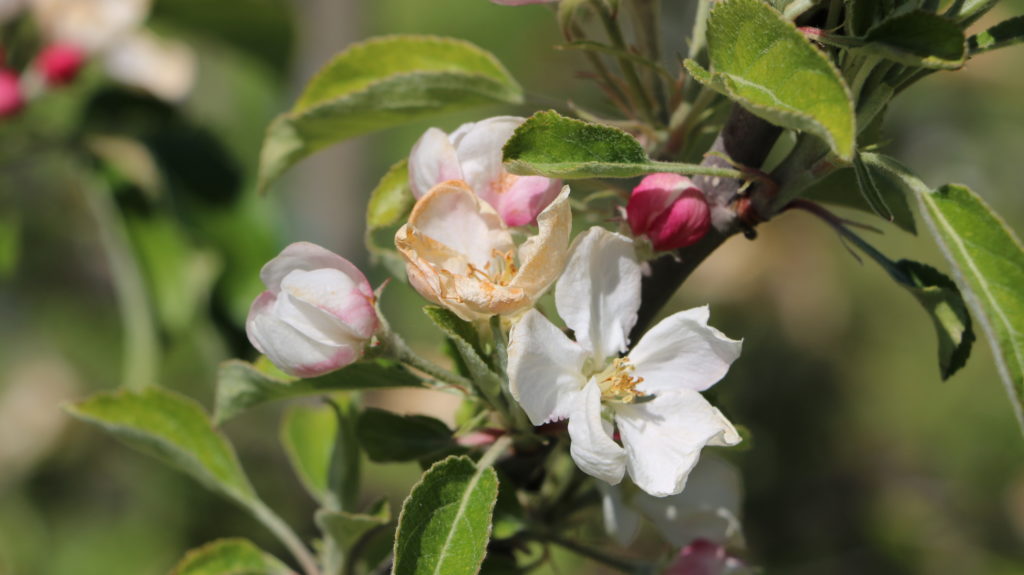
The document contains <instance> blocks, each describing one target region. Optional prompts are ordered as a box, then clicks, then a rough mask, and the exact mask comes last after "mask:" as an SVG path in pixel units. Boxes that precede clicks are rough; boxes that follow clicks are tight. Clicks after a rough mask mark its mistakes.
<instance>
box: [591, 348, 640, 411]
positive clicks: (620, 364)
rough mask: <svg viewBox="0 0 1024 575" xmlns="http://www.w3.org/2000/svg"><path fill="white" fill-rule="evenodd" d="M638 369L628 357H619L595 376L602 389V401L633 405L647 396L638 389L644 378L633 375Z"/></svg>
mask: <svg viewBox="0 0 1024 575" xmlns="http://www.w3.org/2000/svg"><path fill="white" fill-rule="evenodd" d="M635 369H636V367H634V366H633V363H632V362H631V361H629V358H628V357H618V358H615V359H613V360H612V362H611V364H609V365H608V366H607V367H605V368H604V371H602V372H601V373H598V374H597V375H595V376H594V379H596V380H597V385H598V386H599V387H600V388H601V401H604V402H618V403H633V402H634V401H636V399H637V398H638V397H644V396H645V395H646V394H645V393H644V392H642V391H640V390H638V389H637V388H636V386H637V385H638V384H640V383H642V382H643V380H644V378H642V377H636V376H634V375H632V373H633V371H634V370H635Z"/></svg>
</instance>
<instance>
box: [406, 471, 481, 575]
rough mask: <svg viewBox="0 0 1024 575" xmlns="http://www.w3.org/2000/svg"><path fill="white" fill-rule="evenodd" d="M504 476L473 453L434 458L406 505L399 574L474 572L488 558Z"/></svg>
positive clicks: (435, 574) (466, 573)
mask: <svg viewBox="0 0 1024 575" xmlns="http://www.w3.org/2000/svg"><path fill="white" fill-rule="evenodd" d="M497 498H498V477H497V474H496V473H495V472H494V469H493V468H491V467H485V468H483V469H481V468H478V467H477V466H476V465H475V464H474V463H473V461H472V460H471V459H469V458H468V457H449V458H447V459H445V460H443V461H440V462H438V463H436V464H434V465H433V466H432V467H431V468H430V469H428V470H427V472H426V473H424V474H423V478H422V479H421V480H420V482H419V483H417V484H416V485H415V486H414V487H413V489H412V493H410V494H409V497H408V498H407V499H406V500H405V503H404V504H403V505H402V514H401V516H400V517H399V519H398V533H397V535H396V536H395V552H394V554H395V565H394V570H393V571H392V573H394V574H395V575H420V574H431V575H441V574H443V575H462V574H465V575H474V574H475V573H476V572H477V571H478V570H479V569H480V564H481V563H482V562H483V559H484V554H485V552H486V551H487V541H488V539H489V537H490V532H491V513H492V512H493V510H494V503H495V501H496V500H497Z"/></svg>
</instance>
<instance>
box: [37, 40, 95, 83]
mask: <svg viewBox="0 0 1024 575" xmlns="http://www.w3.org/2000/svg"><path fill="white" fill-rule="evenodd" d="M84 61H85V53H84V52H83V51H82V50H80V49H79V48H77V47H76V46H73V45H71V44H50V45H49V46H47V47H45V48H43V50H42V51H41V52H39V56H37V57H36V66H37V67H38V68H39V71H40V72H41V73H42V75H43V78H44V79H45V80H46V84H47V85H49V86H63V85H64V84H67V83H69V82H71V81H72V80H74V79H75V76H77V75H78V71H79V70H80V69H81V68H82V63H83V62H84Z"/></svg>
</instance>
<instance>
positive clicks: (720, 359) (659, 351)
mask: <svg viewBox="0 0 1024 575" xmlns="http://www.w3.org/2000/svg"><path fill="white" fill-rule="evenodd" d="M741 347H742V342H739V341H736V340H734V339H729V338H728V337H726V336H725V335H723V334H722V332H720V331H718V330H717V329H715V328H713V327H711V326H709V325H708V307H707V306H703V307H695V308H693V309H688V310H686V311H681V312H679V313H676V314H672V315H670V316H668V317H666V318H665V319H663V320H661V321H660V322H659V323H658V325H656V326H654V327H652V328H651V329H650V331H648V332H647V333H645V334H644V336H643V337H641V338H640V341H639V342H637V344H636V346H635V347H633V349H632V350H630V352H629V359H630V360H631V361H632V363H633V366H634V367H635V368H636V371H635V372H634V375H635V376H636V377H642V378H643V379H644V381H643V383H642V384H641V385H640V389H642V390H643V391H646V392H649V393H655V394H657V393H661V392H662V391H670V390H673V389H678V388H681V387H683V388H687V389H693V390H696V391H704V390H705V389H707V388H709V387H711V386H712V385H714V384H715V383H717V382H718V380H720V379H722V377H724V376H725V373H726V372H727V371H729V365H731V364H732V362H733V361H735V360H736V358H737V357H739V356H740V348H741Z"/></svg>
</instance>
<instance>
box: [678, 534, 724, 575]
mask: <svg viewBox="0 0 1024 575" xmlns="http://www.w3.org/2000/svg"><path fill="white" fill-rule="evenodd" d="M728 559H729V556H728V555H727V554H726V552H725V547H722V546H721V545H718V544H716V543H712V542H711V541H704V540H703V539H701V540H698V541H694V542H692V543H691V544H689V545H687V546H686V547H685V548H683V549H682V550H680V551H679V555H678V556H677V557H676V560H675V561H674V562H673V563H672V565H671V566H669V568H668V571H665V574H664V575H725V573H726V568H727V566H726V562H727V561H728Z"/></svg>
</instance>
